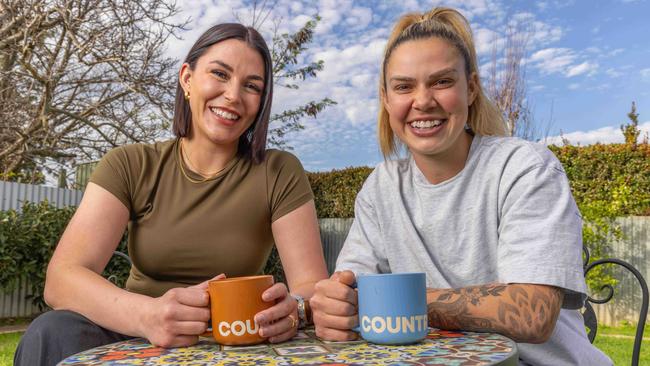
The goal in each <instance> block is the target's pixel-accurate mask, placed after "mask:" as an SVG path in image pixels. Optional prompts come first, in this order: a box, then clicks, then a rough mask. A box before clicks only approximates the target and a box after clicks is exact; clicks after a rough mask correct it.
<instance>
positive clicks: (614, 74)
mask: <svg viewBox="0 0 650 366" xmlns="http://www.w3.org/2000/svg"><path fill="white" fill-rule="evenodd" d="M605 74H607V75H608V76H609V77H612V78H619V77H621V76H623V75H624V73H622V72H620V71H618V70H616V69H614V68H609V69H607V70H605Z"/></svg>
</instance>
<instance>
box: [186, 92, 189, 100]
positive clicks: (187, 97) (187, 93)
mask: <svg viewBox="0 0 650 366" xmlns="http://www.w3.org/2000/svg"><path fill="white" fill-rule="evenodd" d="M185 100H190V92H189V91H186V92H185Z"/></svg>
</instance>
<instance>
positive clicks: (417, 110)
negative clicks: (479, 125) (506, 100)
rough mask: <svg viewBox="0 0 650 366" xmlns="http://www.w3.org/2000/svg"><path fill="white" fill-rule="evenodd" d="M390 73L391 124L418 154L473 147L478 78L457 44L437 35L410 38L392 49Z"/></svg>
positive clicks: (387, 101) (449, 152) (384, 94)
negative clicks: (469, 125) (471, 121)
mask: <svg viewBox="0 0 650 366" xmlns="http://www.w3.org/2000/svg"><path fill="white" fill-rule="evenodd" d="M385 78H386V86H385V87H386V89H385V90H384V91H383V92H382V99H383V103H384V106H385V107H386V110H387V111H388V114H389V122H390V127H391V130H392V131H393V133H394V134H395V135H396V136H397V137H398V138H399V139H400V140H401V141H402V142H403V143H404V144H406V146H408V148H409V150H410V151H411V154H413V156H414V157H415V158H416V159H417V158H419V157H425V156H426V157H432V158H436V157H437V158H445V157H447V156H450V155H455V154H457V153H459V152H461V151H462V150H463V149H469V143H470V141H471V140H470V139H468V138H467V136H466V133H465V123H466V122H467V116H468V110H469V106H470V105H471V104H472V102H473V100H474V98H475V95H476V93H475V89H476V88H475V87H474V85H476V84H475V82H476V81H475V80H474V78H475V75H474V74H473V75H472V76H471V77H470V79H469V80H468V78H467V75H466V72H465V62H464V60H463V58H462V57H461V56H460V54H459V52H458V51H457V50H456V48H455V47H454V46H452V45H451V44H449V43H448V42H446V41H444V40H441V39H439V38H433V37H432V38H427V39H420V40H412V41H406V42H404V43H402V44H400V45H399V46H397V48H395V49H394V50H393V52H392V54H391V56H390V59H389V60H388V64H387V65H386V75H385ZM464 151H467V150H464Z"/></svg>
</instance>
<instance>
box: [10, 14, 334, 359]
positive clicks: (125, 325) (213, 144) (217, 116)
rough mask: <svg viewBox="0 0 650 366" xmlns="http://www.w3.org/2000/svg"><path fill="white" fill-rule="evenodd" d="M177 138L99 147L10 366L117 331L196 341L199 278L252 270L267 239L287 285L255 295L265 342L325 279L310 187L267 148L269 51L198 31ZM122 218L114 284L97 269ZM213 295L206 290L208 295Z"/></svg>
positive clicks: (294, 164)
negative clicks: (122, 264)
mask: <svg viewBox="0 0 650 366" xmlns="http://www.w3.org/2000/svg"><path fill="white" fill-rule="evenodd" d="M176 94H177V95H176V105H175V111H174V123H173V131H174V134H175V135H176V138H175V139H173V140H169V141H164V142H159V143H154V144H133V145H126V146H121V147H118V148H116V149H113V150H111V151H110V152H109V153H108V154H106V156H104V158H103V159H102V160H101V161H100V163H99V165H98V166H97V168H96V169H95V171H94V172H93V175H92V177H91V179H90V183H89V184H88V187H87V188H86V191H85V193H84V197H83V200H82V201H81V203H80V205H79V207H78V209H77V211H76V213H75V215H74V217H73V218H72V220H71V221H70V223H69V224H68V227H67V228H66V230H65V232H64V234H63V236H62V237H61V240H60V242H59V244H58V246H57V248H56V250H55V252H54V255H53V257H52V260H51V261H50V264H49V266H48V270H47V278H46V284H45V300H46V301H47V303H48V304H49V305H50V306H51V307H52V308H53V309H55V310H54V311H50V312H47V313H45V314H43V315H41V316H40V317H39V318H37V319H36V320H35V321H34V322H33V323H32V324H31V325H30V327H29V328H28V330H27V332H26V333H25V335H24V336H23V338H22V340H21V343H20V345H19V347H18V349H17V351H16V355H15V359H14V362H15V364H17V365H51V364H56V363H57V362H58V361H60V360H61V359H63V358H65V357H67V356H69V355H72V354H74V353H77V352H80V351H83V350H85V349H89V348H92V347H96V346H99V345H102V344H107V343H111V342H115V341H119V340H124V339H128V338H130V337H144V338H147V339H148V340H149V341H150V342H151V343H152V344H155V345H158V346H162V347H178V346H187V345H191V344H194V343H196V342H197V340H198V336H199V335H200V334H202V333H203V332H204V331H205V330H206V327H207V322H208V320H209V317H210V311H209V299H208V296H207V294H206V288H207V281H208V280H210V279H214V278H217V279H218V278H223V277H225V276H228V277H238V276H245V275H254V274H258V273H260V272H261V271H262V269H263V268H264V265H265V263H266V260H267V259H268V256H269V253H270V251H271V248H272V246H273V245H274V244H275V245H276V246H277V248H278V252H279V254H280V258H281V260H282V264H283V267H284V271H285V274H286V278H287V282H288V286H289V289H290V290H291V292H289V290H288V289H287V286H285V285H284V284H282V283H278V284H276V285H274V286H273V287H271V288H270V289H268V290H267V291H266V292H265V293H264V294H263V295H262V296H263V299H264V300H265V301H270V302H275V303H276V304H275V305H274V306H273V307H271V308H269V309H267V310H265V311H263V312H260V313H258V314H257V315H256V316H255V321H256V322H257V323H258V324H259V333H260V335H262V336H263V337H266V338H268V339H269V341H270V342H281V341H284V340H287V339H290V338H291V337H293V335H295V334H296V330H297V327H298V324H299V323H304V322H305V321H307V317H306V315H305V312H304V311H298V308H299V305H301V310H303V308H302V305H303V304H304V303H303V298H309V297H311V295H312V293H313V287H314V284H315V283H316V282H317V281H319V280H321V279H323V278H326V277H327V270H326V268H325V262H324V260H323V254H322V249H321V246H320V239H319V234H318V223H317V221H316V211H315V207H314V201H313V195H312V192H311V189H310V186H309V182H308V180H307V178H306V175H305V173H304V171H303V169H302V166H301V165H300V162H299V161H298V160H297V159H296V158H295V157H294V156H293V155H291V154H289V153H286V152H281V151H276V150H266V147H265V145H266V134H267V129H268V123H269V114H270V110H271V99H272V96H273V75H272V66H271V56H270V54H269V51H268V48H267V46H266V44H265V42H264V40H263V38H262V37H261V35H260V34H259V33H258V32H257V31H255V30H254V29H253V28H250V27H245V26H242V25H240V24H220V25H217V26H214V27H212V28H211V29H209V30H208V31H206V32H205V33H204V34H203V35H202V36H201V37H200V38H199V39H198V41H197V42H196V43H195V44H194V46H193V47H192V49H191V50H190V51H189V54H188V56H187V58H186V59H185V62H184V63H183V65H182V66H181V69H180V73H179V84H178V88H177V93H176ZM127 225H128V230H129V239H128V240H129V241H128V249H129V255H130V256H131V258H132V260H133V266H132V268H131V272H130V275H129V278H128V280H127V283H126V289H125V290H123V289H120V288H118V287H116V286H114V285H113V284H111V283H110V282H108V281H107V280H106V279H104V278H103V277H101V275H100V274H101V273H102V271H103V269H104V267H105V266H106V264H107V262H108V261H109V259H110V258H111V255H112V253H113V251H114V250H115V248H116V247H117V245H118V243H119V240H120V238H121V236H122V233H123V231H124V229H125V228H126V227H127ZM212 301H218V299H212Z"/></svg>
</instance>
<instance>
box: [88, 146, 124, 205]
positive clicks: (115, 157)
mask: <svg viewBox="0 0 650 366" xmlns="http://www.w3.org/2000/svg"><path fill="white" fill-rule="evenodd" d="M130 163H131V162H130V160H129V155H128V154H127V152H126V149H125V147H117V148H115V149H112V150H111V151H109V152H108V153H107V154H106V155H104V157H103V158H102V159H101V160H100V161H99V164H98V165H97V167H95V170H93V173H92V175H91V176H90V182H92V183H95V184H97V185H98V186H100V187H102V188H104V189H105V190H107V191H109V192H110V193H112V194H113V195H114V196H115V197H116V198H117V199H118V200H120V202H122V203H123V204H124V206H126V208H127V209H128V210H129V212H132V207H133V204H132V202H133V201H132V196H131V192H133V180H132V177H131V174H130V173H129V172H130V169H129V165H130Z"/></svg>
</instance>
